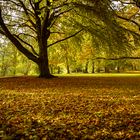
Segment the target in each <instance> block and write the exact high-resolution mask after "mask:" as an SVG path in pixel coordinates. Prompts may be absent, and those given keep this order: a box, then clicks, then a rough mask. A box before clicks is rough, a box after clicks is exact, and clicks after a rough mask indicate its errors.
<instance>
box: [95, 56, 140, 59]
mask: <svg viewBox="0 0 140 140" xmlns="http://www.w3.org/2000/svg"><path fill="white" fill-rule="evenodd" d="M99 59H103V60H123V59H140V57H139V56H138V57H118V58H105V57H96V58H94V59H93V60H99Z"/></svg>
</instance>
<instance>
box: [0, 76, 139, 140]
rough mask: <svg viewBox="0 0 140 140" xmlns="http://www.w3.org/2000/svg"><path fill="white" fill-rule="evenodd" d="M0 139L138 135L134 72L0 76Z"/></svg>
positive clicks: (133, 139)
mask: <svg viewBox="0 0 140 140" xmlns="http://www.w3.org/2000/svg"><path fill="white" fill-rule="evenodd" d="M0 139H1V140H140V75H139V74H136V75H132V74H123V75H121V74H120V75H114V76H113V75H110V74H108V75H102V76H101V75H94V76H91V75H88V76H83V75H77V76H74V75H72V76H65V77H64V76H63V75H61V76H60V77H58V78H54V79H39V78H36V77H11V78H0Z"/></svg>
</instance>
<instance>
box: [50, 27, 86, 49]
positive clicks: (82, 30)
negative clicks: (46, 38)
mask: <svg viewBox="0 0 140 140" xmlns="http://www.w3.org/2000/svg"><path fill="white" fill-rule="evenodd" d="M81 31H83V29H81V30H80V31H78V32H76V33H75V34H73V35H70V36H68V37H66V38H63V39H61V40H58V41H56V42H54V43H52V44H50V45H48V46H47V47H50V46H53V45H55V44H57V43H60V42H62V41H65V40H67V39H69V38H72V37H74V36H76V35H77V34H79V33H80V32H81Z"/></svg>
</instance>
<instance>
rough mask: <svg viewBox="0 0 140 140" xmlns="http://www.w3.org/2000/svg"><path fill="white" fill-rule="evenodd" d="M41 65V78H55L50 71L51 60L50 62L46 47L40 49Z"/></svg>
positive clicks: (39, 65) (39, 63)
mask: <svg viewBox="0 0 140 140" xmlns="http://www.w3.org/2000/svg"><path fill="white" fill-rule="evenodd" d="M37 64H38V67H39V73H40V75H39V77H40V78H53V77H54V76H53V75H52V74H51V73H50V70H49V62H48V52H47V48H46V47H42V49H41V51H40V57H39V61H38V63H37Z"/></svg>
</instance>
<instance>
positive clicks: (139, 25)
mask: <svg viewBox="0 0 140 140" xmlns="http://www.w3.org/2000/svg"><path fill="white" fill-rule="evenodd" d="M116 16H117V17H118V18H120V19H123V20H126V21H130V22H132V23H134V24H135V25H137V26H138V27H139V28H140V24H138V23H137V22H136V21H134V20H131V19H128V18H125V17H122V16H119V15H116Z"/></svg>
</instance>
